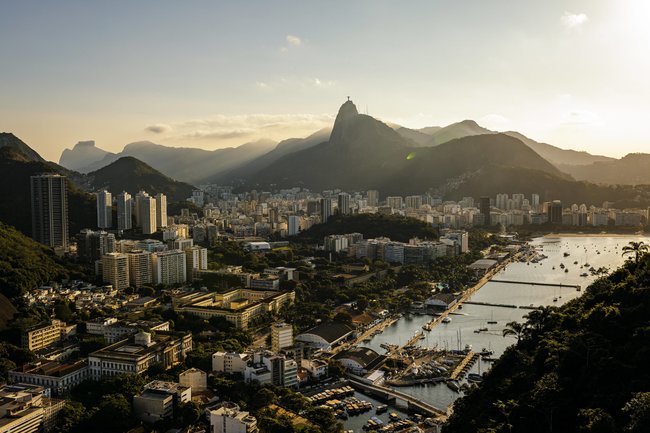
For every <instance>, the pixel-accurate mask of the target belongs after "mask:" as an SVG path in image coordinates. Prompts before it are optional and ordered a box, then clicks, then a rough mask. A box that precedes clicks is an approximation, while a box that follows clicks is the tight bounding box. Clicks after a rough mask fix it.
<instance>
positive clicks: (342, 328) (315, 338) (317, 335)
mask: <svg viewBox="0 0 650 433" xmlns="http://www.w3.org/2000/svg"><path fill="white" fill-rule="evenodd" d="M353 333H354V329H353V328H352V327H350V326H348V325H346V324H344V323H321V324H320V325H317V326H315V327H313V328H311V329H309V330H307V331H305V332H303V333H302V334H299V335H298V336H297V337H296V341H299V342H302V343H305V344H308V345H310V346H312V347H316V348H318V349H323V350H331V349H332V348H333V347H335V346H337V345H339V344H341V343H342V342H343V341H345V340H347V339H348V338H350V337H351V336H352V335H353Z"/></svg>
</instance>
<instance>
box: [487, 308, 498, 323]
mask: <svg viewBox="0 0 650 433" xmlns="http://www.w3.org/2000/svg"><path fill="white" fill-rule="evenodd" d="M487 323H488V325H496V324H497V321H496V320H494V310H492V313H491V315H490V320H488V321H487Z"/></svg>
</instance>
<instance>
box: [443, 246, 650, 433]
mask: <svg viewBox="0 0 650 433" xmlns="http://www.w3.org/2000/svg"><path fill="white" fill-rule="evenodd" d="M632 257H633V259H632V260H629V261H628V262H627V263H625V264H624V265H623V266H622V267H621V268H620V269H618V270H616V271H614V272H613V273H612V274H610V275H608V276H606V277H603V278H600V279H598V280H597V281H596V282H594V283H593V284H591V285H590V286H589V287H588V288H587V289H586V291H585V293H584V294H583V295H582V296H580V297H579V298H576V299H574V300H572V301H570V302H567V303H566V304H564V305H563V306H561V307H546V308H543V309H540V310H532V311H530V312H529V313H528V315H527V321H525V322H523V323H520V324H519V326H517V324H515V325H511V324H508V325H506V328H508V329H512V330H513V331H515V335H519V337H518V338H517V340H518V342H517V343H516V344H514V345H513V346H511V347H510V348H508V349H507V350H506V351H505V353H504V354H503V355H502V356H501V357H500V358H499V359H498V360H497V361H496V362H495V363H494V364H493V366H492V368H491V369H490V370H489V371H488V372H486V373H485V375H484V378H483V382H482V383H481V384H480V386H478V387H477V388H476V389H474V390H472V391H468V392H466V393H465V396H464V397H462V398H460V399H459V400H457V401H456V403H455V404H454V410H453V414H452V415H451V416H450V418H449V421H448V423H447V424H446V425H445V426H443V431H444V432H445V433H475V432H512V433H545V432H556V433H574V432H592V433H596V432H603V433H605V432H608V433H609V432H629V433H641V432H647V431H648V420H649V419H650V418H649V416H650V409H649V408H650V392H648V390H649V389H650V372H649V371H648V368H647V366H648V363H650V349H649V348H650V333H649V332H648V317H650V290H648V288H647V282H648V281H650V256H649V255H648V254H643V252H641V254H640V257H639V260H638V263H636V260H635V259H634V255H632Z"/></svg>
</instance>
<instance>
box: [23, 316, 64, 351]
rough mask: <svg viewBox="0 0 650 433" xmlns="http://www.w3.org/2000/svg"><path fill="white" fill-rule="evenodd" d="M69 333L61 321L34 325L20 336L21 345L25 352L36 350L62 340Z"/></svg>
mask: <svg viewBox="0 0 650 433" xmlns="http://www.w3.org/2000/svg"><path fill="white" fill-rule="evenodd" d="M68 333H69V330H68V326H67V325H66V323H65V322H62V321H61V320H56V319H54V320H52V321H50V322H46V323H41V324H39V325H36V326H34V327H32V328H30V329H28V330H27V331H25V332H24V333H23V335H22V345H23V347H24V348H25V349H27V350H31V351H34V350H38V349H42V348H44V347H47V346H49V345H51V344H53V343H56V342H57V341H59V340H62V339H63V338H64V337H65V336H66V335H67V334H68Z"/></svg>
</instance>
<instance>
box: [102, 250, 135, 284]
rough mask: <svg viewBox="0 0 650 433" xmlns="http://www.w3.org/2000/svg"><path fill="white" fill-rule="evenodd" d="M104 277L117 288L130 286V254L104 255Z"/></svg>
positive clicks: (104, 279) (105, 280) (106, 281)
mask: <svg viewBox="0 0 650 433" xmlns="http://www.w3.org/2000/svg"><path fill="white" fill-rule="evenodd" d="M102 279H103V281H104V282H105V283H110V284H111V285H112V286H113V288H114V289H117V290H121V289H126V288H127V287H129V259H128V256H127V255H126V254H122V253H109V254H106V255H105V256H104V257H102Z"/></svg>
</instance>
